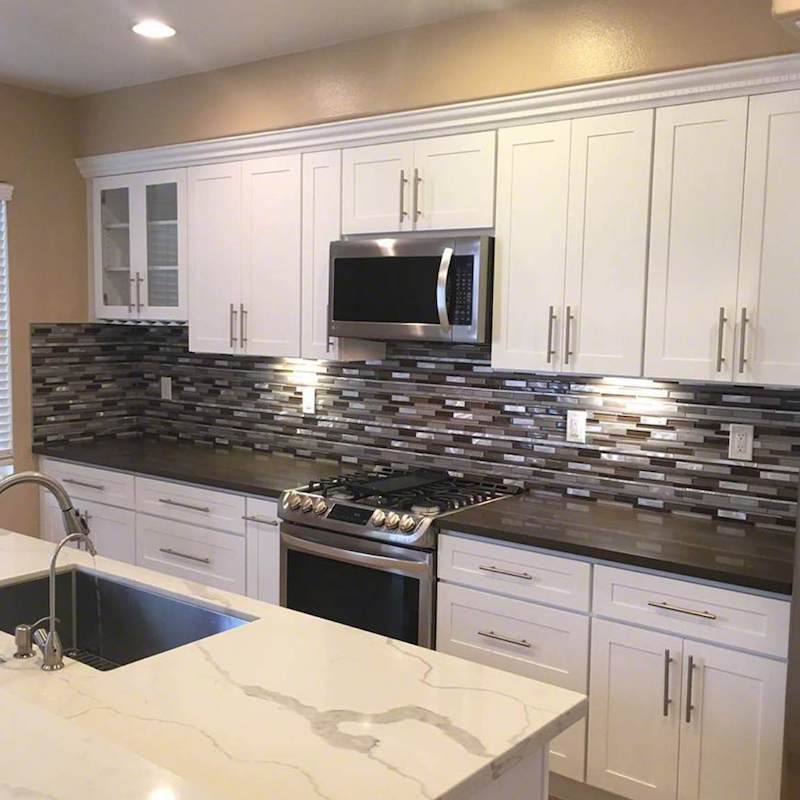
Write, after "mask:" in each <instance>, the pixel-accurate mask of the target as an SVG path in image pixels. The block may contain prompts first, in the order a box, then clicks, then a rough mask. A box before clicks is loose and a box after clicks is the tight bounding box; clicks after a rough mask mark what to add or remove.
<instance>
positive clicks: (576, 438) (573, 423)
mask: <svg viewBox="0 0 800 800" xmlns="http://www.w3.org/2000/svg"><path fill="white" fill-rule="evenodd" d="M567 441H568V442H578V443H579V444H586V412H585V411H567Z"/></svg>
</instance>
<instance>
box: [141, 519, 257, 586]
mask: <svg viewBox="0 0 800 800" xmlns="http://www.w3.org/2000/svg"><path fill="white" fill-rule="evenodd" d="M245 561H246V558H245V541H244V537H243V536H237V535H236V534H233V533H223V532H221V531H211V530H204V529H203V528H197V527H196V526H194V525H187V524H186V523H183V522H174V521H172V520H168V519H159V518H158V517H151V516H150V515H148V514H139V515H137V517H136V565H137V566H139V567H145V568H147V569H153V570H156V571H157V572H165V573H167V574H168V575H175V576H176V577H178V578H184V579H186V580H190V581H196V582H197V583H205V584H207V585H208V586H215V587H217V588H219V589H225V590H226V591H228V592H237V593H238V594H245V586H246V584H245V578H246V576H245Z"/></svg>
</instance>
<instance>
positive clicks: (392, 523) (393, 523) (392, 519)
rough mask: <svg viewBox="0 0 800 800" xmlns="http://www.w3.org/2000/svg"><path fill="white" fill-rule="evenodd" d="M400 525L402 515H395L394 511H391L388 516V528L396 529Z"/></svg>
mask: <svg viewBox="0 0 800 800" xmlns="http://www.w3.org/2000/svg"><path fill="white" fill-rule="evenodd" d="M399 524H400V515H399V514H395V513H394V511H390V512H389V513H388V514H387V515H386V527H387V528H396V527H397V526H398V525H399Z"/></svg>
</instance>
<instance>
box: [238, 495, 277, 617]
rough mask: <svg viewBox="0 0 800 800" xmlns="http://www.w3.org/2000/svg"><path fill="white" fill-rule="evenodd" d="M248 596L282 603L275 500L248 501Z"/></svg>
mask: <svg viewBox="0 0 800 800" xmlns="http://www.w3.org/2000/svg"><path fill="white" fill-rule="evenodd" d="M245 522H246V525H247V527H246V530H245V536H246V537H247V594H248V595H249V596H250V597H255V598H257V599H258V600H263V601H264V602H266V603H274V604H275V605H277V604H278V603H279V602H280V549H281V548H280V527H279V526H280V520H279V519H278V504H277V502H276V501H275V500H265V499H262V498H260V497H248V498H247V511H246V514H245Z"/></svg>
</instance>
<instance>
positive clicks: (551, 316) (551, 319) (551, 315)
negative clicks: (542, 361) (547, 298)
mask: <svg viewBox="0 0 800 800" xmlns="http://www.w3.org/2000/svg"><path fill="white" fill-rule="evenodd" d="M555 321H556V309H555V306H550V310H549V311H548V312H547V363H548V364H550V363H552V361H553V356H554V355H555V354H556V351H555V350H553V324H554V323H555Z"/></svg>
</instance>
